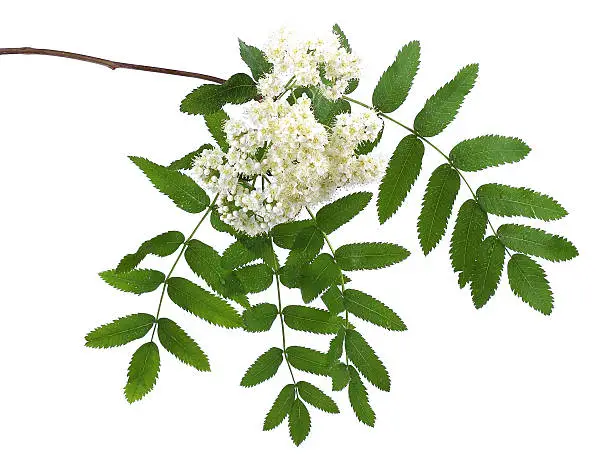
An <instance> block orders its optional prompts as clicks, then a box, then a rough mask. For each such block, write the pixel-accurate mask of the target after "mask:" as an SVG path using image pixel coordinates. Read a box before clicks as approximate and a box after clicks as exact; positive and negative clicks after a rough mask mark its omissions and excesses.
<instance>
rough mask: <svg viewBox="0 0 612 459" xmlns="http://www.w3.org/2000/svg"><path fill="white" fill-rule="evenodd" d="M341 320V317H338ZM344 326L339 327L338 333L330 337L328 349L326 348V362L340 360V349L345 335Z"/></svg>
mask: <svg viewBox="0 0 612 459" xmlns="http://www.w3.org/2000/svg"><path fill="white" fill-rule="evenodd" d="M340 321H342V319H340ZM345 331H346V330H345V329H344V327H340V329H339V330H338V334H336V336H334V337H333V338H332V340H331V341H330V342H329V349H328V350H327V362H328V363H329V364H332V363H333V362H335V361H337V360H340V357H342V350H343V349H344V337H345V335H346V333H345Z"/></svg>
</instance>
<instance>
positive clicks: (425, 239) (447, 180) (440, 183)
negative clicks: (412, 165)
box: [417, 164, 461, 255]
mask: <svg viewBox="0 0 612 459" xmlns="http://www.w3.org/2000/svg"><path fill="white" fill-rule="evenodd" d="M460 184H461V183H460V178H459V174H458V173H457V171H456V170H455V169H453V168H452V167H451V166H449V165H448V164H442V165H441V166H440V167H438V168H437V169H436V170H435V171H433V173H432V174H431V177H430V178H429V182H428V183H427V190H426V191H425V196H424V197H423V206H422V208H421V214H420V215H419V222H418V225H417V226H418V230H419V242H420V243H421V248H422V249H423V253H424V254H425V255H427V254H428V253H429V252H431V251H432V250H433V249H434V247H435V246H436V245H438V242H440V239H442V236H444V233H445V232H446V226H447V225H448V219H449V218H450V215H451V212H452V211H453V204H454V202H455V199H456V198H457V193H458V192H459V186H460Z"/></svg>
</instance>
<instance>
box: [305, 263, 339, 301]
mask: <svg viewBox="0 0 612 459" xmlns="http://www.w3.org/2000/svg"><path fill="white" fill-rule="evenodd" d="M341 279H342V271H340V268H338V265H336V262H335V261H334V259H333V257H332V256H331V255H329V254H328V253H322V254H320V255H319V256H317V258H315V259H314V260H313V261H312V263H310V264H308V265H306V266H304V268H303V269H302V271H301V279H300V289H301V292H302V300H304V302H305V303H310V302H311V301H312V300H314V299H315V298H317V297H318V296H319V295H320V294H321V293H322V292H323V291H324V290H325V289H326V288H328V287H330V286H331V285H336V284H338V283H340V282H341Z"/></svg>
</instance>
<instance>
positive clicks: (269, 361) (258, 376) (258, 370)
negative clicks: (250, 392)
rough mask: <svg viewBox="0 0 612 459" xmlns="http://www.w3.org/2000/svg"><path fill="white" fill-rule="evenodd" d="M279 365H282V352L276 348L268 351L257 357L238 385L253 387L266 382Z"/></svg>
mask: <svg viewBox="0 0 612 459" xmlns="http://www.w3.org/2000/svg"><path fill="white" fill-rule="evenodd" d="M281 363H283V351H282V349H279V348H277V347H273V348H270V349H268V350H267V351H266V352H264V353H263V354H261V355H260V356H259V357H257V360H255V362H253V364H252V365H251V366H250V367H249V369H248V370H247V372H246V373H245V374H244V376H243V378H242V381H240V385H241V386H243V387H253V386H256V385H257V384H260V383H262V382H264V381H267V380H268V379H270V378H271V377H272V376H274V375H275V374H276V372H277V371H278V368H279V367H280V365H281Z"/></svg>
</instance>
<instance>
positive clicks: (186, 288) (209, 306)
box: [168, 277, 242, 328]
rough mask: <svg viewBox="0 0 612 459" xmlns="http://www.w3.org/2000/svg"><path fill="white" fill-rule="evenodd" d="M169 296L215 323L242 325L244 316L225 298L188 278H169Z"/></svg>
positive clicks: (180, 305) (224, 325) (227, 326)
mask: <svg viewBox="0 0 612 459" xmlns="http://www.w3.org/2000/svg"><path fill="white" fill-rule="evenodd" d="M168 296H169V297H170V299H171V300H172V301H173V302H174V303H175V304H176V305H177V306H179V307H181V308H183V309H184V310H186V311H187V312H190V313H192V314H193V315H195V316H197V317H199V318H201V319H204V320H205V321H207V322H209V323H211V324H213V325H219V326H220V327H226V328H238V327H241V326H242V318H241V317H240V316H239V315H238V313H237V312H236V310H235V309H234V308H232V307H231V306H230V305H229V304H228V303H227V302H226V301H225V300H223V299H221V298H219V297H218V296H216V295H213V294H212V293H210V292H207V291H206V290H204V289H203V288H202V287H200V286H198V285H196V284H194V283H193V282H191V281H189V280H187V279H183V278H182V277H171V278H170V279H168Z"/></svg>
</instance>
